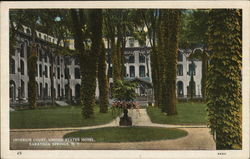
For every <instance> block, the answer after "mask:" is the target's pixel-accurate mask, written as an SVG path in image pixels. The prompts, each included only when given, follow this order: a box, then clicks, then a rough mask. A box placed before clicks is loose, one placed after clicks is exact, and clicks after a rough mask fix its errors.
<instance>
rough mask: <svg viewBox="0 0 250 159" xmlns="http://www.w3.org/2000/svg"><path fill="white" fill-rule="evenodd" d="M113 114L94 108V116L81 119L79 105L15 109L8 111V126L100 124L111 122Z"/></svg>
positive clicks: (19, 127)
mask: <svg viewBox="0 0 250 159" xmlns="http://www.w3.org/2000/svg"><path fill="white" fill-rule="evenodd" d="M114 118H115V116H114V115H112V113H111V110H109V112H108V113H100V112H99V107H95V108H94V117H92V118H89V119H83V118H82V116H81V107H80V106H67V107H50V108H43V109H35V110H17V111H14V112H10V128H11V129H26V128H63V127H81V126H92V125H101V124H105V123H108V122H111V121H112V119H114Z"/></svg>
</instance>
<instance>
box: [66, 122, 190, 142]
mask: <svg viewBox="0 0 250 159" xmlns="http://www.w3.org/2000/svg"><path fill="white" fill-rule="evenodd" d="M187 134H188V133H187V132H186V131H184V130H180V129H173V128H161V127H137V126H135V127H134V126H133V127H106V128H97V129H89V130H82V131H76V132H72V133H68V134H66V135H64V137H63V138H93V140H94V141H95V142H139V141H154V140H166V139H176V138H180V137H184V136H186V135H187Z"/></svg>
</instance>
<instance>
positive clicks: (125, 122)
mask: <svg viewBox="0 0 250 159" xmlns="http://www.w3.org/2000/svg"><path fill="white" fill-rule="evenodd" d="M119 125H120V126H132V119H131V117H129V116H128V109H123V116H122V117H120V122H119Z"/></svg>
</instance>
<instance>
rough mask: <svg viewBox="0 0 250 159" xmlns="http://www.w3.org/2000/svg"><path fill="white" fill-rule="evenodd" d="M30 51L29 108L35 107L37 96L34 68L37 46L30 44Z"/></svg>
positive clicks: (35, 66) (35, 65)
mask: <svg viewBox="0 0 250 159" xmlns="http://www.w3.org/2000/svg"><path fill="white" fill-rule="evenodd" d="M28 50H31V53H28V54H29V57H28V76H29V82H28V101H29V105H30V108H31V109H35V108H36V107H37V104H36V97H37V91H36V89H37V85H36V72H37V70H36V68H37V47H36V44H35V43H32V45H31V49H28Z"/></svg>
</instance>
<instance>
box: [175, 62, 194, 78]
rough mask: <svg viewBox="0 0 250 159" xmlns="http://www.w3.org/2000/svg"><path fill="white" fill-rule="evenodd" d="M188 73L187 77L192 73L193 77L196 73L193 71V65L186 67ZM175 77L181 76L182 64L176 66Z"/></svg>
mask: <svg viewBox="0 0 250 159" xmlns="http://www.w3.org/2000/svg"><path fill="white" fill-rule="evenodd" d="M188 68H189V71H188V73H187V74H188V75H190V76H191V74H192V73H193V75H194V76H195V74H196V71H195V65H193V64H189V65H188ZM176 73H177V76H183V65H182V64H178V65H177V72H176Z"/></svg>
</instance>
